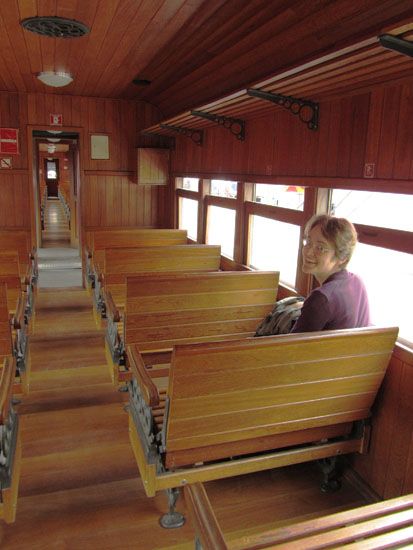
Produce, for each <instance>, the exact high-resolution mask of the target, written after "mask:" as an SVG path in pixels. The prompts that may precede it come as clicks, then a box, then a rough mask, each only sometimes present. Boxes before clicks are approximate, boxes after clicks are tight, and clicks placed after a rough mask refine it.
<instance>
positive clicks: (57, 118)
mask: <svg viewBox="0 0 413 550" xmlns="http://www.w3.org/2000/svg"><path fill="white" fill-rule="evenodd" d="M49 123H50V126H62V125H63V115H61V114H57V115H56V114H52V113H50V115H49Z"/></svg>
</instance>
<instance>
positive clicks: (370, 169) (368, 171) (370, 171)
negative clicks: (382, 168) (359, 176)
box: [364, 162, 376, 178]
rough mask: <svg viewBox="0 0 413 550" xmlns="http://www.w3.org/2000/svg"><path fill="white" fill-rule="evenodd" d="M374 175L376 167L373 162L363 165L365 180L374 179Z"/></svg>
mask: <svg viewBox="0 0 413 550" xmlns="http://www.w3.org/2000/svg"><path fill="white" fill-rule="evenodd" d="M375 173H376V165H375V164H374V163H373V162H370V163H366V164H365V165H364V177H365V178H374V175H375Z"/></svg>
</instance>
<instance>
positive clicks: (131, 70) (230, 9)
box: [0, 0, 413, 116]
mask: <svg viewBox="0 0 413 550" xmlns="http://www.w3.org/2000/svg"><path fill="white" fill-rule="evenodd" d="M34 16H60V17H64V18H66V19H76V20H78V21H80V22H82V23H84V24H85V25H87V26H88V27H89V28H90V32H89V33H88V34H87V35H85V36H83V37H80V38H68V39H61V38H50V37H47V36H39V35H36V34H33V33H31V32H29V31H27V30H25V29H23V27H22V26H21V25H20V21H21V20H23V19H25V18H28V17H34ZM409 21H413V5H412V2H411V0H398V1H394V0H393V1H390V0H381V1H380V2H377V0H358V1H357V2H349V1H348V0H311V2H309V1H308V0H271V1H268V0H140V1H137V0H87V1H81V0H65V1H64V2H60V1H57V2H56V1H55V2H45V1H42V0H32V1H30V2H25V1H21V0H7V1H3V2H0V91H1V90H4V91H9V92H47V93H56V94H71V95H82V96H94V97H109V98H126V99H143V100H145V101H148V102H150V103H152V104H154V105H156V106H158V107H159V108H160V109H161V111H162V112H163V114H164V115H165V116H172V115H175V114H178V113H180V112H182V111H184V110H186V109H191V108H195V107H196V106H197V105H200V104H203V103H205V102H210V101H213V100H215V99H217V98H219V97H222V96H223V95H225V94H228V93H231V92H234V91H236V90H239V89H241V88H243V87H247V86H252V85H254V84H255V83H256V82H257V81H259V80H262V79H263V78H266V77H269V76H271V75H274V74H276V73H278V72H280V71H285V70H286V69H288V68H289V67H293V66H295V65H297V64H298V63H302V62H304V61H308V60H311V59H314V58H316V57H317V56H321V55H324V54H326V53H327V52H331V51H334V50H337V49H339V48H344V47H345V46H348V45H349V44H351V43H354V42H357V41H359V40H363V39H365V38H371V37H374V36H376V35H377V34H381V33H382V32H386V30H388V29H389V28H392V27H394V26H395V25H396V24H397V25H402V24H404V23H408V22H409ZM41 71H64V72H68V73H70V74H71V75H72V76H73V77H74V81H73V82H72V83H71V84H69V85H68V86H66V87H64V88H60V89H52V88H48V87H46V86H45V85H43V84H42V83H41V82H39V81H38V79H37V78H36V74H37V73H39V72H41ZM133 79H139V80H144V81H145V80H146V81H149V84H148V82H146V83H142V84H141V85H138V86H137V85H135V84H133V83H132V80H133Z"/></svg>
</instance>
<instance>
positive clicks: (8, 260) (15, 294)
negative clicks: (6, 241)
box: [0, 251, 23, 312]
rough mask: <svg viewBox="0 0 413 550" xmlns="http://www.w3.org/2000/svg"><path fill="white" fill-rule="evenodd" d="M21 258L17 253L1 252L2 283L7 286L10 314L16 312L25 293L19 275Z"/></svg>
mask: <svg viewBox="0 0 413 550" xmlns="http://www.w3.org/2000/svg"><path fill="white" fill-rule="evenodd" d="M19 271H20V269H19V257H18V253H17V252H16V251H15V252H11V251H10V252H9V251H7V252H0V283H5V284H6V285H7V301H8V307H9V311H10V312H14V311H15V310H16V307H17V303H18V301H19V299H20V296H21V294H22V292H23V290H22V280H21V277H20V273H19Z"/></svg>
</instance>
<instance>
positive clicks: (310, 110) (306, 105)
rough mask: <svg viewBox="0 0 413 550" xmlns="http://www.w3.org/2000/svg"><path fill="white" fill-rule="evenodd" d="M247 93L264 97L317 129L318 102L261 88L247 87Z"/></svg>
mask: <svg viewBox="0 0 413 550" xmlns="http://www.w3.org/2000/svg"><path fill="white" fill-rule="evenodd" d="M247 94H248V95H249V96H251V97H257V98H258V99H264V100H266V101H271V102H272V103H276V104H277V105H280V106H281V107H284V108H285V109H287V110H288V111H290V112H291V113H292V114H293V115H296V116H298V118H299V119H300V120H301V122H304V124H307V127H308V129H309V130H318V112H319V104H318V103H315V102H314V101H308V100H306V99H299V98H297V97H292V96H288V95H282V94H276V93H274V92H264V91H263V90H255V89H252V88H250V89H248V90H247Z"/></svg>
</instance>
